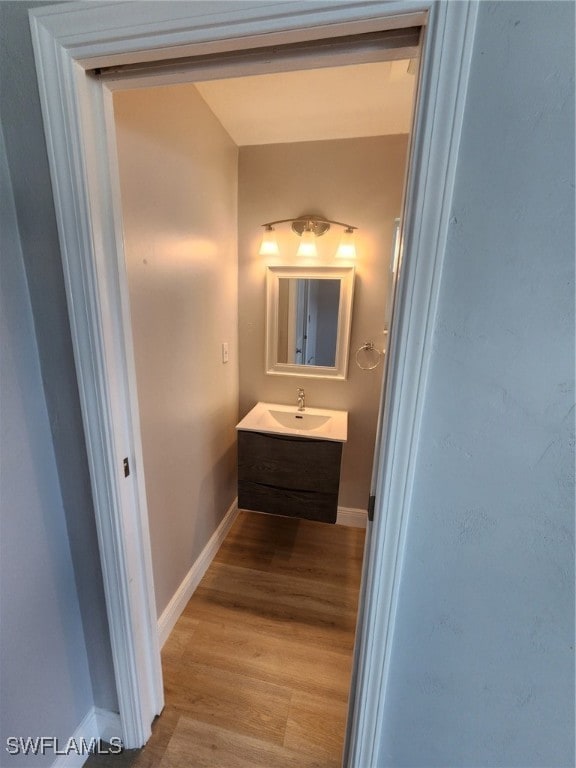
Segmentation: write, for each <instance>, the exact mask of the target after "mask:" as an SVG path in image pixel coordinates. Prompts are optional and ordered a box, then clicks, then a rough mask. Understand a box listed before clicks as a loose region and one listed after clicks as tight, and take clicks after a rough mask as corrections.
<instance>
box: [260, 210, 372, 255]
mask: <svg viewBox="0 0 576 768" xmlns="http://www.w3.org/2000/svg"><path fill="white" fill-rule="evenodd" d="M286 223H290V224H292V230H293V231H294V232H296V234H298V235H299V236H300V245H299V246H298V251H297V253H296V255H297V256H304V257H311V258H315V257H317V256H318V251H317V249H316V239H317V238H318V237H321V236H322V235H323V234H324V233H325V232H327V231H328V230H329V229H330V225H331V224H335V225H336V226H338V227H344V232H343V234H342V240H341V242H340V245H339V247H338V250H337V251H336V257H337V258H344V259H354V258H355V257H356V248H355V246H354V230H355V229H358V227H354V226H353V225H352V224H344V223H342V222H341V221H332V220H331V219H325V218H324V217H323V216H313V215H305V216H298V218H296V219H279V220H278V221H269V222H268V223H266V224H262V226H263V227H264V236H263V237H262V244H261V246H260V256H278V254H279V253H280V250H279V248H278V243H277V241H276V234H275V230H274V225H275V224H286Z"/></svg>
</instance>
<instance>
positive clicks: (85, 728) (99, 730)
mask: <svg viewBox="0 0 576 768" xmlns="http://www.w3.org/2000/svg"><path fill="white" fill-rule="evenodd" d="M113 737H114V738H116V739H122V727H121V724H120V715H119V714H117V713H116V712H109V711H108V710H106V709H100V708H99V707H92V709H90V710H89V711H88V712H87V713H86V715H85V717H84V718H83V720H82V722H81V723H80V725H79V726H78V728H76V730H75V731H74V733H73V734H72V736H71V737H70V739H68V740H67V742H64V741H60V742H59V743H58V748H59V749H60V750H62V751H64V750H65V749H66V748H67V747H68V754H67V755H58V756H57V757H56V760H55V761H54V762H53V763H52V768H81V766H83V765H84V763H85V762H86V760H88V758H89V757H90V754H89V753H86V752H84V749H83V748H84V746H85V745H89V744H90V742H91V741H93V740H97V739H102V740H103V741H106V742H107V743H110V739H111V738H113ZM72 742H73V743H72Z"/></svg>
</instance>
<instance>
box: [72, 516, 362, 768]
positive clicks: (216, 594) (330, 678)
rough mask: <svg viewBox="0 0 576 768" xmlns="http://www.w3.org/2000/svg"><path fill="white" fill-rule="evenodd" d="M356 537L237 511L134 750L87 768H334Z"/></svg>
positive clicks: (343, 703) (351, 623)
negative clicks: (147, 731)
mask: <svg viewBox="0 0 576 768" xmlns="http://www.w3.org/2000/svg"><path fill="white" fill-rule="evenodd" d="M363 547H364V531H363V530H361V529H356V528H346V527H343V526H336V525H327V524H323V523H316V522H311V521H307V520H297V519H290V518H282V517H277V516H272V515H263V514H257V513H250V512H244V511H242V512H240V513H239V515H238V517H237V519H236V521H235V523H234V525H233V526H232V528H231V530H230V531H229V533H228V535H227V537H226V539H225V541H224V542H223V543H222V546H221V547H220V550H219V551H218V553H217V554H216V557H215V558H214V561H213V562H212V564H211V565H210V567H209V568H208V570H207V572H206V574H205V576H204V578H203V579H202V581H201V583H200V585H199V586H198V588H197V589H196V591H195V593H194V595H193V596H192V598H191V600H190V602H189V603H188V605H187V606H186V609H185V611H184V613H183V614H182V616H181V617H180V618H179V620H178V622H177V623H176V626H175V627H174V630H173V632H172V633H171V635H170V637H169V638H168V640H167V642H166V644H165V646H164V648H163V650H162V669H163V675H164V688H165V697H166V706H165V709H164V711H163V712H162V714H161V716H160V717H158V718H157V719H156V721H155V722H154V724H153V730H152V737H151V738H150V740H149V742H148V744H147V745H146V746H145V747H144V748H143V749H140V750H131V751H126V752H124V753H123V754H121V755H110V756H104V755H102V756H98V755H94V756H92V757H91V758H90V759H89V760H88V762H87V763H86V765H87V766H88V767H89V768H97V766H100V767H101V768H109V767H113V768H158V767H160V768H180V766H182V768H184V766H186V768H189V767H191V768H204V767H205V768H337V767H338V766H340V764H341V755H342V747H343V738H344V728H345V724H346V715H347V699H348V690H349V685H350V672H351V664H352V650H353V645H354V631H355V624H356V612H357V603H358V593H359V586H360V575H361V570H362V557H363Z"/></svg>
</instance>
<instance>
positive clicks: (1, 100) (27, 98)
mask: <svg viewBox="0 0 576 768" xmlns="http://www.w3.org/2000/svg"><path fill="white" fill-rule="evenodd" d="M32 5H33V4H31V3H27V2H0V113H1V116H2V117H1V119H2V127H3V130H4V137H5V142H6V154H7V158H8V170H9V174H10V177H11V180H12V188H13V191H14V201H15V206H16V216H17V222H18V229H19V234H20V239H21V244H22V254H23V259H24V269H25V273H26V280H27V283H28V290H29V292H30V300H31V304H32V315H33V324H34V325H33V330H34V333H35V335H36V342H37V347H38V354H39V358H40V373H41V377H42V385H43V388H44V395H45V397H46V404H47V408H48V418H49V429H50V432H51V436H52V440H53V445H54V455H55V459H56V466H57V470H58V477H59V481H60V491H61V494H62V502H63V504H64V512H65V517H66V530H67V535H68V536H69V539H70V550H71V553H72V561H73V564H74V577H75V580H76V587H77V589H78V594H79V597H80V610H81V613H82V623H83V626H84V632H85V638H86V644H87V651H88V660H89V664H90V674H91V677H92V685H93V689H94V702H95V704H96V705H97V706H100V707H102V708H105V709H110V710H113V711H114V710H116V709H117V699H116V687H115V683H114V675H113V669H112V656H111V650H110V641H109V634H108V622H107V618H106V607H105V602H104V590H103V584H102V574H101V570H100V559H99V555H98V545H97V541H96V528H95V520H94V511H93V506H92V496H91V491H90V478H89V474H88V464H87V459H86V450H85V445H84V433H83V428H82V420H81V415H80V404H79V397H78V388H77V384H76V374H75V369H74V361H73V356H72V344H71V339H70V329H69V324H68V313H67V309H66V299H65V293H64V281H63V276H62V266H61V257H60V250H59V244H58V233H57V230H56V221H55V217H54V205H53V201H52V187H51V184H50V177H49V173H48V158H47V154H46V145H45V141H44V130H43V125H42V116H41V113H40V103H39V98H38V87H37V83H36V70H35V66H34V59H33V53H32V44H31V39H30V28H29V23H28V8H29V7H31V6H32ZM35 5H40V4H39V3H36V4H35Z"/></svg>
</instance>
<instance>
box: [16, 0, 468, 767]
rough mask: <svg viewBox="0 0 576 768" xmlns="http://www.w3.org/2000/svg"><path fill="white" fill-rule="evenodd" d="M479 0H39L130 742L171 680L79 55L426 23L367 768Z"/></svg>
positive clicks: (375, 617)
mask: <svg viewBox="0 0 576 768" xmlns="http://www.w3.org/2000/svg"><path fill="white" fill-rule="evenodd" d="M476 15H477V4H476V2H475V0H472V1H471V2H468V1H467V0H462V1H461V2H434V0H421V1H420V0H388V1H387V2H385V1H380V0H376V1H374V2H365V1H360V0H341V1H338V2H325V1H322V0H297V1H295V2H278V1H276V2H272V1H271V2H255V1H254V0H248V1H245V0H241V1H238V2H235V3H222V4H220V3H219V2H218V0H212V2H169V1H164V2H129V3H118V4H116V3H110V2H103V3H100V2H89V3H63V4H61V5H57V6H51V7H39V8H35V9H33V10H31V11H30V19H31V28H32V39H33V45H34V51H35V57H36V67H37V72H38V81H39V88H40V97H41V102H42V110H43V116H44V123H45V131H46V142H47V147H48V156H49V162H50V171H51V176H52V184H53V190H54V202H55V207H56V215H57V221H58V229H59V236H60V244H61V250H62V260H63V266H64V275H65V281H66V292H67V300H68V306H69V315H70V325H71V330H72V338H73V345H74V353H75V360H76V368H77V376H78V384H79V390H80V398H81V405H82V414H83V419H84V428H85V432H86V442H87V448H88V458H89V464H90V474H91V480H92V492H93V497H94V505H95V514H96V524H97V530H98V541H99V547H100V556H101V562H102V571H103V578H104V588H105V594H106V604H107V611H108V619H109V624H110V637H111V643H112V654H113V660H114V669H115V676H116V685H117V690H118V700H119V709H120V717H121V723H122V729H123V738H124V743H125V746H126V747H138V746H141V745H142V744H144V743H145V742H146V741H147V739H148V737H149V735H150V733H151V728H150V726H151V722H152V719H153V717H154V715H156V714H157V713H159V712H160V711H161V708H162V706H163V692H162V677H161V668H160V655H159V647H158V635H157V628H156V615H155V605H154V589H153V581H152V569H151V557H150V542H149V532H148V524H147V512H146V497H145V490H144V485H143V474H142V469H141V468H142V457H141V447H140V434H139V424H138V413H137V406H136V404H137V399H136V387H135V379H134V362H133V358H132V341H131V338H130V336H129V334H130V323H129V318H128V315H127V311H128V302H127V295H126V280H125V275H124V274H123V272H122V271H121V270H122V267H121V266H120V265H119V263H118V258H117V254H118V253H121V252H122V232H121V223H120V222H119V221H118V219H117V218H116V214H115V211H116V212H117V211H119V205H118V203H119V201H118V199H117V189H116V187H115V184H114V181H113V179H112V178H111V174H110V169H109V164H108V147H107V143H106V134H107V131H109V129H110V126H109V125H108V126H107V125H106V115H107V114H110V109H109V107H110V105H109V103H108V104H107V103H106V99H109V98H110V92H109V91H107V90H106V89H105V88H103V87H102V84H101V82H100V81H99V80H98V79H97V78H94V77H92V76H88V75H87V74H86V71H85V70H87V69H91V68H93V67H97V66H111V65H116V64H126V63H135V62H143V61H150V60H159V59H166V58H174V57H180V56H190V55H197V54H200V53H221V52H224V51H229V50H239V49H253V48H259V47H261V46H266V45H272V44H283V43H293V42H299V41H302V40H312V39H320V38H332V37H339V36H342V35H350V34H359V33H362V32H368V31H375V30H378V29H390V28H399V27H405V26H410V25H420V24H426V34H425V41H424V48H423V51H424V54H423V62H424V63H423V72H422V76H421V80H420V83H421V85H420V88H421V92H420V98H419V106H418V112H417V115H416V121H415V131H414V135H413V140H412V147H411V162H410V173H409V177H408V182H407V196H406V206H405V212H404V228H403V233H402V242H403V245H404V249H403V254H404V259H403V261H404V265H403V268H402V270H401V279H400V284H399V301H398V302H397V303H396V311H395V318H394V322H393V326H392V334H391V339H390V345H389V353H388V354H389V356H390V359H389V362H388V374H387V383H386V402H387V407H386V408H385V409H384V421H383V423H382V424H381V425H380V427H381V428H380V435H381V439H380V444H379V446H378V449H377V456H378V457H379V458H378V461H379V462H380V471H379V479H378V486H377V494H376V512H375V521H374V524H373V526H372V530H371V531H369V539H368V550H367V557H366V559H365V562H366V566H365V573H364V579H363V589H362V608H361V611H360V617H359V628H358V640H357V647H356V665H355V672H354V685H353V691H352V699H351V708H350V714H349V733H348V744H347V754H346V765H347V766H358V768H359V767H360V766H363V767H364V768H366V767H367V766H375V765H378V752H379V744H380V721H381V713H382V705H383V701H384V696H385V685H386V679H387V672H388V665H389V659H390V650H391V640H392V636H393V628H394V618H395V610H396V601H397V586H398V581H399V579H398V577H399V574H400V570H401V563H402V550H403V533H404V529H405V523H406V517H407V512H408V509H409V506H410V496H411V489H412V482H413V472H414V464H415V457H416V451H417V446H418V434H419V427H420V419H421V410H422V402H423V394H424V390H425V386H426V376H427V370H428V361H429V358H430V353H431V341H432V333H433V328H434V319H435V313H436V304H437V298H438V289H439V281H440V274H441V269H442V262H443V256H444V247H445V242H446V234H447V227H448V218H449V214H450V205H451V199H452V190H453V182H454V172H455V166H456V160H457V155H458V147H459V138H460V132H461V124H462V115H463V108H464V102H465V97H466V90H467V84H468V73H469V65H470V59H471V52H472V43H473V37H474V29H475V22H476ZM106 94H108V95H106ZM124 457H128V459H129V461H130V465H131V470H132V471H131V474H130V476H129V477H127V478H125V477H124V474H123V471H122V467H123V459H124Z"/></svg>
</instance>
